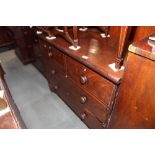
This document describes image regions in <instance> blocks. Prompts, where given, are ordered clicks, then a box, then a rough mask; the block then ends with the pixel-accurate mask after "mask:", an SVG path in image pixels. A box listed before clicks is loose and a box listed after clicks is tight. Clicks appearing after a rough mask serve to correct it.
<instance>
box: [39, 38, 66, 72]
mask: <svg viewBox="0 0 155 155" xmlns="http://www.w3.org/2000/svg"><path fill="white" fill-rule="evenodd" d="M40 48H41V52H42V55H43V56H44V58H45V60H46V63H48V64H49V65H53V64H54V65H56V66H58V67H59V69H60V70H61V71H63V72H65V61H64V59H65V58H64V54H63V53H62V52H60V51H59V50H57V49H56V48H54V47H52V46H50V45H49V44H48V43H46V42H45V41H43V40H40Z"/></svg>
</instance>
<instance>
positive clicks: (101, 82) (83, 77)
mask: <svg viewBox="0 0 155 155" xmlns="http://www.w3.org/2000/svg"><path fill="white" fill-rule="evenodd" d="M66 64H67V75H68V76H69V77H70V78H71V80H72V81H73V82H75V83H76V84H78V85H79V86H80V87H81V88H82V89H83V90H84V91H87V92H89V93H91V94H92V95H94V96H95V97H97V98H98V99H99V100H101V101H102V102H103V103H105V104H108V106H109V107H110V103H111V100H112V98H113V94H115V91H116V86H115V85H114V84H113V83H111V82H110V81H108V80H106V79H104V78H103V77H102V76H100V75H99V74H96V73H95V72H93V71H92V70H91V69H89V68H87V67H86V66H84V65H82V64H80V63H78V62H77V61H75V60H74V59H71V58H70V57H67V59H66ZM94 88H95V89H94Z"/></svg>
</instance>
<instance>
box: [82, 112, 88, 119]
mask: <svg viewBox="0 0 155 155" xmlns="http://www.w3.org/2000/svg"><path fill="white" fill-rule="evenodd" d="M86 116H87V114H86V113H85V112H84V113H82V114H81V119H82V120H84V119H85V118H86Z"/></svg>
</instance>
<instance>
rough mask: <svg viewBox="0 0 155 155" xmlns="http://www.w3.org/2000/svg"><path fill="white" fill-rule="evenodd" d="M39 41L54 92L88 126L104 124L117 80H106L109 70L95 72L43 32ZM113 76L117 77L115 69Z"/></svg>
mask: <svg viewBox="0 0 155 155" xmlns="http://www.w3.org/2000/svg"><path fill="white" fill-rule="evenodd" d="M39 44H40V50H41V53H42V56H43V64H44V68H45V70H46V71H45V74H46V78H47V80H48V83H49V87H50V89H51V90H52V91H54V92H55V93H57V94H58V95H59V96H60V97H61V98H62V99H63V100H64V101H65V103H66V104H67V105H68V106H69V107H70V108H71V109H72V110H73V111H74V112H75V113H76V114H77V115H78V116H79V118H80V119H81V120H82V121H83V122H84V123H85V124H86V125H87V126H88V127H89V128H106V127H107V125H108V122H109V117H110V115H111V111H112V107H113V103H114V99H115V97H116V93H117V88H118V85H119V80H116V81H117V82H113V81H111V80H109V79H108V78H107V77H105V76H108V74H106V75H105V76H104V75H103V74H100V73H98V72H96V70H94V69H93V68H91V67H89V66H88V65H86V64H85V63H82V62H81V61H80V59H79V58H77V57H74V56H73V55H69V54H68V53H67V51H64V50H63V49H61V47H59V46H56V44H53V43H52V42H49V41H47V40H46V39H45V36H43V35H40V36H39ZM71 52H72V53H74V54H75V53H76V52H73V51H71ZM84 61H85V60H84ZM85 62H86V61H85ZM113 74H114V73H113ZM120 75H122V73H120ZM116 77H117V78H118V77H119V76H118V73H117V75H116ZM120 77H121V76H120Z"/></svg>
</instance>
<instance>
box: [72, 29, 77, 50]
mask: <svg viewBox="0 0 155 155" xmlns="http://www.w3.org/2000/svg"><path fill="white" fill-rule="evenodd" d="M77 33H78V27H77V26H73V37H74V44H75V46H76V47H77V46H78V37H77Z"/></svg>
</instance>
